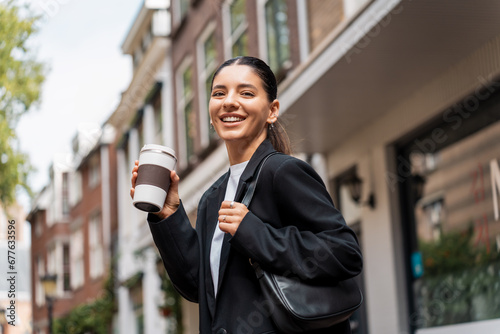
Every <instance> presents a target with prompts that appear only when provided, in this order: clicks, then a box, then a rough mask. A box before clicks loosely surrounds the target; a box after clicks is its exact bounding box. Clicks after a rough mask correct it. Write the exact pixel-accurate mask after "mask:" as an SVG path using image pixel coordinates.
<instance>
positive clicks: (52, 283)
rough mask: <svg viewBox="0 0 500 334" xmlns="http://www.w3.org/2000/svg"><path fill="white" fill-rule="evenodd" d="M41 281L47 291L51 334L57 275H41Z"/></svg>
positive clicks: (50, 330) (50, 332)
mask: <svg viewBox="0 0 500 334" xmlns="http://www.w3.org/2000/svg"><path fill="white" fill-rule="evenodd" d="M40 281H41V282H42V288H43V291H44V293H45V299H46V300H47V316H48V318H49V319H48V320H49V334H52V327H53V326H52V325H53V314H52V313H53V310H54V301H55V299H56V294H57V275H49V274H47V275H45V276H43V277H40Z"/></svg>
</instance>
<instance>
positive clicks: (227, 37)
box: [222, 0, 248, 59]
mask: <svg viewBox="0 0 500 334" xmlns="http://www.w3.org/2000/svg"><path fill="white" fill-rule="evenodd" d="M233 1H234V0H227V1H226V2H224V4H223V5H222V26H223V32H224V55H225V59H230V58H232V57H233V55H232V52H233V44H234V42H235V41H237V40H238V38H240V37H241V35H242V34H243V33H244V32H245V31H246V30H247V28H248V20H247V17H246V15H245V21H244V22H243V23H242V24H240V26H239V27H237V29H236V30H235V31H234V33H233V34H231V13H230V11H229V7H230V6H231V4H232V3H233Z"/></svg>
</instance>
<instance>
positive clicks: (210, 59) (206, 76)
mask: <svg viewBox="0 0 500 334" xmlns="http://www.w3.org/2000/svg"><path fill="white" fill-rule="evenodd" d="M198 54H199V57H198V59H200V64H199V66H198V68H200V69H201V70H200V75H199V87H200V89H199V91H200V94H199V95H200V117H201V124H205V125H204V126H202V128H201V140H202V146H207V145H208V143H209V142H210V140H211V139H213V138H215V137H216V134H215V130H213V129H212V128H211V127H210V115H209V111H208V103H209V101H210V95H211V86H212V76H213V73H214V72H215V69H216V67H217V48H216V38H215V24H214V23H212V24H210V25H209V26H208V28H207V29H206V30H205V32H204V34H202V36H201V37H200V40H199V42H198Z"/></svg>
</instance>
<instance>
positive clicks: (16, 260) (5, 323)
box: [0, 203, 32, 334]
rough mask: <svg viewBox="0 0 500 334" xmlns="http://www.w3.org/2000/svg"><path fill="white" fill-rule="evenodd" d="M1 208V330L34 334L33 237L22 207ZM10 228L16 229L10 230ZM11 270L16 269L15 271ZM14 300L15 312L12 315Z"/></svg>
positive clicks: (0, 205)
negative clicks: (10, 323) (31, 253)
mask: <svg viewBox="0 0 500 334" xmlns="http://www.w3.org/2000/svg"><path fill="white" fill-rule="evenodd" d="M2 204H3V203H0V250H1V253H2V258H0V266H1V267H2V268H4V269H3V270H4V274H3V276H2V277H3V279H2V280H1V281H0V328H2V334H4V333H5V334H28V333H31V332H32V321H31V319H32V314H31V288H30V277H31V271H30V265H29V264H30V240H29V239H30V237H29V234H28V233H27V232H29V231H26V226H25V223H26V221H25V216H26V213H25V212H24V209H23V208H22V207H21V206H20V205H17V204H12V205H9V206H8V207H5V206H4V205H2ZM9 225H12V226H13V227H11V228H9ZM9 232H10V233H9ZM9 237H10V238H9ZM13 237H15V242H13V241H14V240H13ZM9 241H10V242H9ZM9 251H10V253H9ZM10 266H13V267H12V269H11V267H10ZM10 273H14V274H10ZM11 277H14V280H12V281H11V280H10V278H11ZM13 286H14V287H15V288H13ZM13 297H15V298H13ZM12 300H14V306H13V307H14V310H13V311H11V310H12V304H11V301H12ZM12 316H15V317H12ZM9 322H13V323H14V324H15V326H11V325H9Z"/></svg>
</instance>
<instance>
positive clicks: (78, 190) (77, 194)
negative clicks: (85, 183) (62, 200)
mask: <svg viewBox="0 0 500 334" xmlns="http://www.w3.org/2000/svg"><path fill="white" fill-rule="evenodd" d="M81 199H82V173H81V172H80V171H76V172H74V173H72V174H71V191H70V192H69V200H70V205H71V206H74V205H76V204H77V203H78V202H80V200H81Z"/></svg>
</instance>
